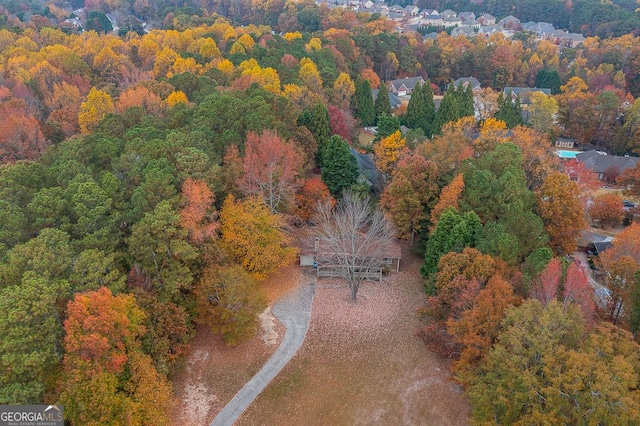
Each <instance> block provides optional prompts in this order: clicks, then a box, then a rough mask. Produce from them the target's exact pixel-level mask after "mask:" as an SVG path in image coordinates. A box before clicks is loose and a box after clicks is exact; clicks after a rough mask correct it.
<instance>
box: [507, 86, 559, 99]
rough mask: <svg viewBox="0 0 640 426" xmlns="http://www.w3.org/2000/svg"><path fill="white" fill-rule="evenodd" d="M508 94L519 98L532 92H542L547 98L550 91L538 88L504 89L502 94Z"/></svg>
mask: <svg viewBox="0 0 640 426" xmlns="http://www.w3.org/2000/svg"><path fill="white" fill-rule="evenodd" d="M509 92H511V93H512V94H514V95H516V96H520V97H522V96H523V95H528V94H530V93H532V92H542V93H544V94H545V95H547V96H549V95H551V89H546V88H539V87H505V88H504V90H503V93H504V94H505V95H506V94H507V93H509Z"/></svg>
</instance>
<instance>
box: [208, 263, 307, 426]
mask: <svg viewBox="0 0 640 426" xmlns="http://www.w3.org/2000/svg"><path fill="white" fill-rule="evenodd" d="M301 276H302V282H301V283H300V285H299V286H298V288H297V289H296V290H294V291H292V292H290V293H287V294H286V295H285V296H283V297H282V298H281V299H279V300H278V301H277V302H276V303H275V304H274V306H273V308H272V312H273V314H274V315H275V317H276V318H278V320H279V321H280V322H281V323H282V324H283V325H284V326H285V327H286V328H287V331H286V332H285V333H284V337H283V338H282V342H281V343H280V346H278V349H276V351H275V352H274V354H273V355H272V356H271V358H269V360H268V361H267V362H266V364H265V365H264V367H262V369H261V370H260V371H258V373H257V374H256V375H255V376H253V377H252V378H251V380H249V381H248V382H247V383H246V384H245V385H244V386H243V387H242V389H240V391H239V392H238V393H237V394H236V395H235V396H234V397H233V399H232V400H231V401H229V403H228V404H227V405H226V406H225V407H224V408H223V409H222V411H220V413H218V415H217V416H216V418H215V419H213V422H212V423H211V426H231V425H233V423H234V422H235V421H236V420H238V418H239V417H240V415H242V413H243V412H244V410H246V409H247V407H249V405H251V403H252V402H253V400H254V399H256V397H257V396H258V395H259V394H260V392H262V390H263V389H264V388H266V387H267V385H268V384H269V382H271V380H273V378H274V377H276V376H277V375H278V373H279V372H280V370H282V368H283V367H284V366H285V365H286V364H287V363H288V362H289V361H290V360H291V358H293V356H294V355H295V354H296V352H297V351H298V349H299V348H300V346H302V342H303V341H304V338H305V336H306V335H307V330H308V329H309V320H310V318H311V307H312V305H313V296H314V295H315V289H316V287H315V275H313V274H312V273H308V272H307V271H305V272H304V273H303V274H302V275H301Z"/></svg>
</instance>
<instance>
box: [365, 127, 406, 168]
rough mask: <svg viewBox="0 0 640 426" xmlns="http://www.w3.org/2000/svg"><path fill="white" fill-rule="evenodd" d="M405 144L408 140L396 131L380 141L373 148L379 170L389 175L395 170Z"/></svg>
mask: <svg viewBox="0 0 640 426" xmlns="http://www.w3.org/2000/svg"><path fill="white" fill-rule="evenodd" d="M405 144H406V140H405V139H404V138H403V137H402V133H400V131H396V132H395V133H392V134H391V135H389V136H387V137H385V138H382V139H381V140H380V141H378V142H377V143H376V144H375V145H374V147H373V152H374V153H375V156H376V167H377V168H378V170H380V171H381V172H382V173H385V174H387V175H388V174H390V173H391V171H392V170H393V169H394V168H395V166H396V163H397V162H398V159H399V158H400V154H401V153H402V151H403V149H404V147H405Z"/></svg>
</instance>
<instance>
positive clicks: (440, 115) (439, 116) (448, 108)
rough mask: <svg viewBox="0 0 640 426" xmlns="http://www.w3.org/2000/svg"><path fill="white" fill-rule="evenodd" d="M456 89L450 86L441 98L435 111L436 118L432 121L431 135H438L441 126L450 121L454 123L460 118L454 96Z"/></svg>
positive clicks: (456, 100)
mask: <svg viewBox="0 0 640 426" xmlns="http://www.w3.org/2000/svg"><path fill="white" fill-rule="evenodd" d="M456 92H457V91H456V88H455V87H454V86H453V84H452V85H450V86H449V88H448V89H447V91H446V92H445V93H444V96H443V97H442V101H441V102H440V108H438V111H436V116H435V118H434V120H433V133H434V134H437V133H440V131H441V130H442V126H443V125H445V124H446V123H449V122H450V121H456V120H458V119H459V118H460V116H459V115H458V114H459V113H460V108H458V97H457V94H456Z"/></svg>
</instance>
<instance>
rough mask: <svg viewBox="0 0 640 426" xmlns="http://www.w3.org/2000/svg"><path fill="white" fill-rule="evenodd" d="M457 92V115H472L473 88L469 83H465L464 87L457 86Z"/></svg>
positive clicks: (473, 113)
mask: <svg viewBox="0 0 640 426" xmlns="http://www.w3.org/2000/svg"><path fill="white" fill-rule="evenodd" d="M457 93H458V115H459V117H460V118H462V117H469V116H471V117H473V116H474V115H475V110H474V108H473V89H472V88H471V84H467V85H466V87H462V86H458V89H457Z"/></svg>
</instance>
